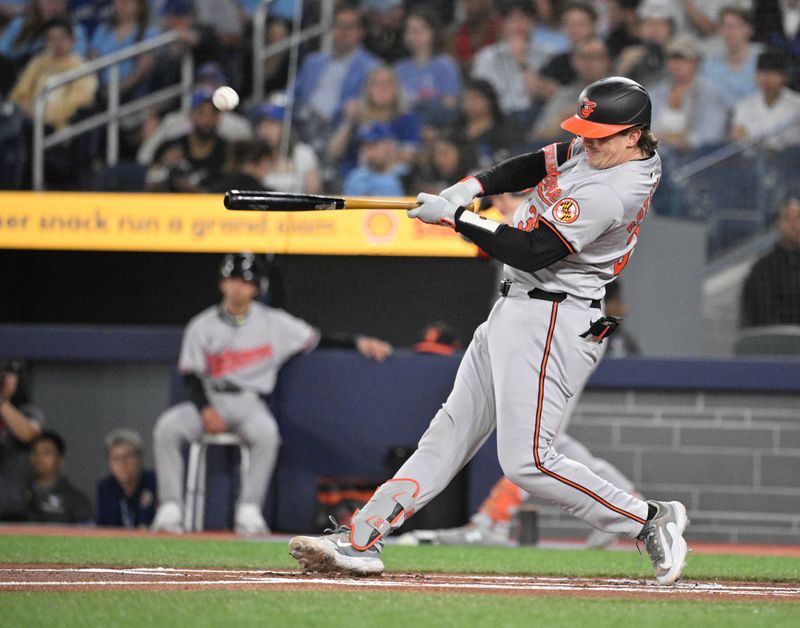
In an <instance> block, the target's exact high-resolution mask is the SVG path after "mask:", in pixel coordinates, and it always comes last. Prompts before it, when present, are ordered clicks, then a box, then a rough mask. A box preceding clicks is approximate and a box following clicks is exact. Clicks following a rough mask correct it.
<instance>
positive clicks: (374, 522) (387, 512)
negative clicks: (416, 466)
mask: <svg viewBox="0 0 800 628" xmlns="http://www.w3.org/2000/svg"><path fill="white" fill-rule="evenodd" d="M418 494H419V484H418V483H417V481H416V480H412V479H410V478H396V479H393V480H389V481H388V482H386V483H385V484H382V485H381V486H379V487H378V490H377V491H375V493H374V495H373V496H372V498H371V499H370V500H369V502H367V504H366V505H365V506H364V507H363V508H362V509H361V510H359V511H358V512H357V513H356V514H355V515H354V516H353V520H352V522H351V527H350V543H352V544H353V547H355V548H356V549H359V550H365V549H368V548H370V547H372V546H373V545H374V544H375V543H377V542H378V541H379V540H380V539H381V538H383V537H384V536H386V535H387V534H389V533H390V532H391V531H392V530H395V529H397V528H399V527H400V526H401V525H403V522H404V521H405V520H406V519H407V518H408V517H410V516H411V515H412V514H414V506H415V502H414V499H415V498H416V496H417V495H418Z"/></svg>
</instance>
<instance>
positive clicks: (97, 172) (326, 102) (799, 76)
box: [0, 0, 800, 257]
mask: <svg viewBox="0 0 800 628" xmlns="http://www.w3.org/2000/svg"><path fill="white" fill-rule="evenodd" d="M799 23H800V2H798V1H797V0H706V1H703V2H700V1H699V0H594V1H591V2H587V1H583V2H581V1H577V2H572V1H564V0H562V1H558V0H461V1H458V2H419V1H418V0H405V1H403V0H361V1H360V2H358V1H348V2H333V1H332V0H317V1H314V2H295V1H293V0H275V1H273V2H259V0H214V1H213V2H211V1H208V0H194V1H192V0H2V1H0V68H1V69H2V71H1V72H0V76H2V81H0V98H2V101H0V116H1V117H2V120H1V121H2V124H1V125H0V128H2V131H0V163H1V164H3V168H2V169H0V187H3V188H10V189H29V188H30V187H31V186H37V187H42V188H46V189H51V190H63V189H73V190H74V189H80V190H112V191H171V192H202V191H209V192H218V191H221V190H224V189H227V188H229V187H233V186H236V187H251V188H255V187H263V188H265V189H274V190H281V191H292V192H309V193H319V192H321V191H323V190H324V191H325V192H326V193H339V192H343V193H347V194H359V195H363V194H373V195H402V194H410V195H415V194H417V193H418V192H422V191H433V192H436V191H439V190H440V189H442V188H443V187H446V186H448V185H450V184H452V183H453V182H454V181H457V180H458V179H460V178H462V177H463V176H465V174H467V173H469V172H472V171H476V170H479V169H482V168H485V167H487V166H488V165H490V164H492V163H495V162H497V161H499V160H502V159H504V158H506V157H508V156H510V155H513V154H516V153H518V152H520V151H525V150H530V149H535V148H537V147H540V146H542V145H545V144H547V143H550V142H552V141H554V140H555V141H557V140H568V139H569V137H568V136H567V135H566V134H565V132H564V131H562V130H561V129H560V127H559V122H560V121H561V120H562V119H563V118H564V117H566V116H567V115H570V114H571V113H572V112H573V111H572V110H573V109H574V103H575V100H576V96H577V95H578V94H579V93H580V91H581V89H582V88H583V87H584V86H585V85H586V84H588V83H590V82H592V81H594V80H597V79H598V78H601V77H604V76H607V75H609V74H620V75H624V76H628V77H631V78H633V79H635V80H637V81H640V82H641V83H643V84H644V85H645V86H646V87H647V88H648V89H649V90H650V92H651V94H652V97H653V103H654V118H653V130H654V131H655V133H656V134H657V135H658V137H659V138H660V139H661V143H662V144H661V146H662V150H661V152H662V156H663V158H664V160H665V162H666V165H667V167H666V168H665V178H664V180H663V181H662V184H661V187H660V190H659V193H658V194H657V196H656V199H655V205H654V208H655V211H656V212H657V213H659V214H662V215H670V216H684V217H689V218H693V219H698V220H705V221H708V222H709V224H710V229H711V236H710V238H709V244H708V248H709V254H710V255H711V256H712V257H713V256H716V255H718V254H721V253H723V252H725V251H727V250H729V249H730V248H731V247H732V246H734V245H736V244H738V243H740V242H741V241H742V240H744V239H746V238H747V237H748V236H750V235H752V234H753V233H758V232H761V231H764V230H765V229H766V228H767V227H768V226H770V225H771V223H772V221H773V219H774V216H775V215H776V213H777V209H778V207H779V205H780V203H781V202H782V201H783V200H784V199H785V197H787V196H788V195H791V194H793V193H794V194H795V195H796V192H797V188H798V187H800V184H798V183H797V177H796V175H795V173H796V172H797V170H798V165H800V95H799V94H798V93H797V91H796V90H797V89H798V88H799V87H800V26H798V24H799ZM315 29H316V30H315ZM312 31H313V32H312ZM165 33H173V34H174V35H175V37H174V38H173V39H171V40H170V41H169V42H168V43H166V44H164V45H162V46H159V47H157V48H155V49H152V50H147V51H145V52H144V53H143V54H139V55H138V56H134V57H132V58H127V59H125V60H123V61H121V62H120V63H118V64H115V65H112V66H105V67H102V68H101V69H99V70H98V71H97V72H92V73H89V74H86V75H83V76H80V77H77V78H76V79H75V80H74V81H72V82H69V83H66V84H63V85H61V86H59V87H57V88H54V89H52V90H50V91H48V92H46V93H45V94H44V95H43V96H41V101H42V102H41V104H40V107H39V113H38V117H39V118H40V122H41V126H42V132H43V133H44V134H45V135H46V136H48V135H52V134H54V133H55V134H57V133H62V137H63V139H64V141H61V142H58V143H56V144H54V145H52V146H49V147H48V148H47V149H46V150H44V151H41V152H42V154H43V173H42V178H41V181H36V180H35V176H34V175H33V174H32V173H33V171H34V170H35V168H34V167H33V165H32V161H33V160H34V159H35V153H36V151H37V150H38V149H37V148H36V147H35V146H34V143H33V136H34V129H35V126H36V125H35V120H36V118H37V110H36V94H37V92H38V91H39V90H40V88H41V87H42V86H43V85H44V84H45V82H46V81H47V79H48V78H50V77H52V76H53V75H55V74H59V73H61V72H64V71H67V70H72V69H74V68H81V67H86V65H85V64H86V63H87V61H89V60H94V59H109V58H111V57H109V56H108V55H113V54H114V53H118V52H119V51H125V50H129V49H130V48H129V47H130V46H132V45H134V46H135V45H138V44H141V43H142V42H147V41H150V40H154V39H155V38H158V37H160V36H161V37H162V38H163V35H164V34H165ZM293 33H295V34H296V35H294V37H295V41H294V42H293V40H292V37H293ZM315 34H316V35H320V36H307V35H315ZM292 43H296V44H297V45H292ZM187 55H188V57H189V59H190V62H189V65H188V66H187V65H185V63H184V62H185V60H186V57H187ZM187 69H188V70H190V73H189V74H187ZM223 84H227V85H230V86H232V87H234V88H235V89H236V90H237V91H238V92H239V94H240V95H241V97H242V104H241V105H240V106H239V108H238V109H237V110H236V111H234V112H228V113H220V112H218V111H217V110H216V109H215V108H214V107H213V105H212V104H211V94H212V92H213V90H214V89H215V88H216V87H218V86H220V85H223ZM172 85H177V86H178V88H179V90H178V91H176V92H174V93H175V94H176V96H175V97H172V98H170V97H164V98H156V100H157V102H152V99H153V97H154V95H158V94H164V93H165V92H164V91H163V90H164V89H166V88H168V87H169V86H172ZM148 99H150V100H148ZM120 107H121V108H122V109H120ZM126 107H127V109H126ZM106 111H112V114H111V117H112V118H113V119H114V121H113V126H112V128H111V130H110V131H109V129H107V128H106V126H105V124H101V125H99V126H94V128H92V129H91V130H88V131H86V132H84V133H81V134H79V135H75V136H69V135H63V133H64V132H65V129H68V128H76V127H75V125H80V124H81V123H85V122H86V121H87V120H89V119H97V118H96V116H97V114H99V113H105V112H106ZM93 116H94V118H93ZM67 133H68V132H67ZM109 142H112V143H113V144H114V146H113V149H112V150H109V146H108V144H109Z"/></svg>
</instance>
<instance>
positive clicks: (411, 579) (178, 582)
mask: <svg viewBox="0 0 800 628" xmlns="http://www.w3.org/2000/svg"><path fill="white" fill-rule="evenodd" d="M104 589H109V590H124V589H136V590H200V589H250V590H264V591H268V590H284V591H285V590H321V591H327V590H336V591H355V590H361V591H363V590H389V589H391V590H399V591H413V592H424V593H436V592H441V593H458V592H460V593H480V594H486V593H490V594H499V595H540V596H544V595H570V596H575V595H580V596H589V597H619V598H630V597H648V598H652V597H654V596H656V597H663V598H665V599H667V598H669V599H694V600H699V599H716V600H769V601H775V600H786V601H792V602H800V585H798V584H790V583H760V582H694V581H685V582H678V583H677V584H676V585H675V586H671V587H663V586H659V585H657V584H656V583H655V582H652V581H646V580H626V579H612V578H560V577H539V576H497V575H487V576H480V575H459V574H441V573H436V574H418V573H411V574H408V573H388V574H384V575H382V576H379V577H373V578H350V577H331V576H329V575H325V576H322V575H316V574H303V573H300V572H297V571H263V570H231V569H179V568H153V567H64V566H60V565H6V566H3V567H0V591H87V590H104Z"/></svg>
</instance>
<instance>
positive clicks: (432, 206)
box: [407, 192, 460, 228]
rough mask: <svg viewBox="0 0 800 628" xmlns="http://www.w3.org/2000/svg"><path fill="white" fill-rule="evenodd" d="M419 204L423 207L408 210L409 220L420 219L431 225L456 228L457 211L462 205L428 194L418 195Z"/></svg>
mask: <svg viewBox="0 0 800 628" xmlns="http://www.w3.org/2000/svg"><path fill="white" fill-rule="evenodd" d="M417 202H418V203H421V205H420V206H419V207H415V208H414V209H409V210H408V212H407V213H408V217H409V218H419V219H420V220H421V221H422V222H427V223H428V224H429V225H445V226H448V227H452V228H455V226H456V210H457V209H458V208H459V207H460V205H456V204H455V203H452V202H450V201H448V200H447V199H446V198H442V197H441V196H436V195H435V194H426V193H425V192H422V193H421V194H418V195H417Z"/></svg>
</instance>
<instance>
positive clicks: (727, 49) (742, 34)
mask: <svg viewBox="0 0 800 628" xmlns="http://www.w3.org/2000/svg"><path fill="white" fill-rule="evenodd" d="M717 32H718V33H719V36H720V38H721V39H722V42H723V44H724V47H723V50H721V51H720V52H716V53H712V54H709V55H708V56H707V57H706V58H705V59H704V60H703V65H702V67H701V68H700V75H701V76H702V77H703V78H705V79H706V80H707V81H710V82H713V83H714V85H715V86H716V87H717V89H718V90H719V91H720V93H722V97H723V98H725V102H727V103H728V106H729V107H734V106H735V105H736V103H738V102H739V101H741V100H743V99H744V98H747V97H748V96H750V95H751V94H755V93H756V91H757V89H758V88H757V86H756V60H757V58H758V54H759V52H761V45H760V44H754V43H751V42H750V39H751V37H752V36H753V26H752V24H751V22H750V15H749V13H748V12H747V11H745V10H744V9H740V8H737V7H732V6H731V7H725V8H724V9H722V11H721V12H720V16H719V27H718V29H717Z"/></svg>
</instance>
